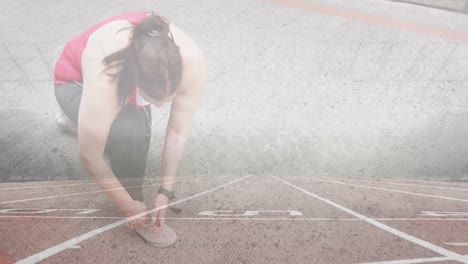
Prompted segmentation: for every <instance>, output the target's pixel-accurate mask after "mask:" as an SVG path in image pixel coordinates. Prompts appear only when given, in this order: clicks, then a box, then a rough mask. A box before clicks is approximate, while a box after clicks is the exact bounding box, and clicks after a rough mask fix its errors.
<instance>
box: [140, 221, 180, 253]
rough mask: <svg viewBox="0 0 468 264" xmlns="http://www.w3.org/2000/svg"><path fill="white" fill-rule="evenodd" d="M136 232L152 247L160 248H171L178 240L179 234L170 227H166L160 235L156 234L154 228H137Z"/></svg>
mask: <svg viewBox="0 0 468 264" xmlns="http://www.w3.org/2000/svg"><path fill="white" fill-rule="evenodd" d="M134 230H135V231H136V232H137V233H138V234H139V235H140V236H141V237H142V238H143V239H144V240H145V241H146V242H147V243H148V244H150V245H152V246H154V247H158V248H164V247H169V246H170V245H172V244H174V242H176V240H177V234H176V232H175V231H174V229H172V228H170V227H169V226H168V225H164V228H163V229H162V230H161V232H160V233H159V234H155V233H154V231H153V227H152V226H151V225H150V226H147V227H135V228H134Z"/></svg>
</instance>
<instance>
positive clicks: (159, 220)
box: [153, 194, 169, 233]
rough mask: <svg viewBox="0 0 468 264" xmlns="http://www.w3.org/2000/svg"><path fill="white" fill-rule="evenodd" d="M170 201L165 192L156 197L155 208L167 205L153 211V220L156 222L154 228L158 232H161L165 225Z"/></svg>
mask: <svg viewBox="0 0 468 264" xmlns="http://www.w3.org/2000/svg"><path fill="white" fill-rule="evenodd" d="M168 203H169V198H167V196H166V195H164V194H158V195H157V196H156V198H155V199H154V208H159V207H163V206H166V207H165V208H162V209H160V210H158V211H156V212H154V213H153V222H154V225H153V229H154V231H155V232H157V233H159V232H160V231H161V230H162V228H163V227H164V223H165V220H166V219H165V218H166V212H167V204H168Z"/></svg>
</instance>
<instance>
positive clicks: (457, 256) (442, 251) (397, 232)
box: [271, 176, 468, 263]
mask: <svg viewBox="0 0 468 264" xmlns="http://www.w3.org/2000/svg"><path fill="white" fill-rule="evenodd" d="M271 177H273V178H274V179H276V180H278V181H280V182H283V183H284V184H286V185H288V186H290V187H292V188H294V189H296V190H299V191H301V192H303V193H305V194H308V195H310V196H312V197H314V198H316V199H318V200H320V201H322V202H325V203H327V204H329V205H331V206H333V207H335V208H338V209H340V210H341V211H344V212H346V213H348V214H350V215H352V216H354V217H357V218H359V219H362V220H364V221H366V222H367V223H369V224H371V225H373V226H375V227H378V228H380V229H382V230H384V231H387V232H389V233H391V234H394V235H396V236H398V237H400V238H402V239H405V240H407V241H410V242H412V243H414V244H416V245H419V246H421V247H424V248H426V249H429V250H432V251H434V252H435V253H437V254H440V255H443V256H446V257H449V258H451V259H454V260H457V261H461V262H463V263H468V258H466V257H464V256H462V255H460V254H457V253H455V252H453V251H450V250H447V249H445V248H442V247H439V246H437V245H434V244H432V243H430V242H427V241H424V240H422V239H419V238H417V237H414V236H412V235H409V234H406V233H404V232H402V231H400V230H397V229H395V228H392V227H390V226H388V225H385V224H382V223H380V222H378V221H375V220H373V219H371V218H369V217H367V216H365V215H362V214H359V213H357V212H355V211H353V210H351V209H348V208H346V207H344V206H341V205H339V204H337V203H335V202H332V201H330V200H328V199H325V198H323V197H320V196H318V195H316V194H314V193H311V192H309V191H306V190H304V189H302V188H300V187H298V186H296V185H293V184H291V183H289V182H287V181H285V180H282V179H280V178H277V177H275V176H271Z"/></svg>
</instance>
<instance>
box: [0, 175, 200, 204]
mask: <svg viewBox="0 0 468 264" xmlns="http://www.w3.org/2000/svg"><path fill="white" fill-rule="evenodd" d="M202 179H205V178H202ZM202 179H194V180H190V181H174V182H168V183H181V182H193V181H199V180H202ZM155 185H159V183H154V184H147V185H143V187H149V186H155ZM141 186H142V185H138V186H131V187H127V189H131V188H139V187H141ZM122 189H125V188H113V189H108V190H106V191H103V190H99V191H92V192H79V193H71V194H62V195H53V196H45V197H37V198H29V199H23V200H13V201H6V202H0V204H11V203H21V202H30V201H39V200H45V199H52V198H61V197H71V196H78V195H85V194H95V193H105V192H108V191H115V190H122Z"/></svg>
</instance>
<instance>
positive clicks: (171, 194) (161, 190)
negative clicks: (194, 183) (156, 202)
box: [158, 187, 175, 200]
mask: <svg viewBox="0 0 468 264" xmlns="http://www.w3.org/2000/svg"><path fill="white" fill-rule="evenodd" d="M158 194H164V195H165V196H166V197H167V198H169V200H172V199H174V197H175V196H174V191H169V190H166V189H164V188H162V187H160V188H159V190H158Z"/></svg>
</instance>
